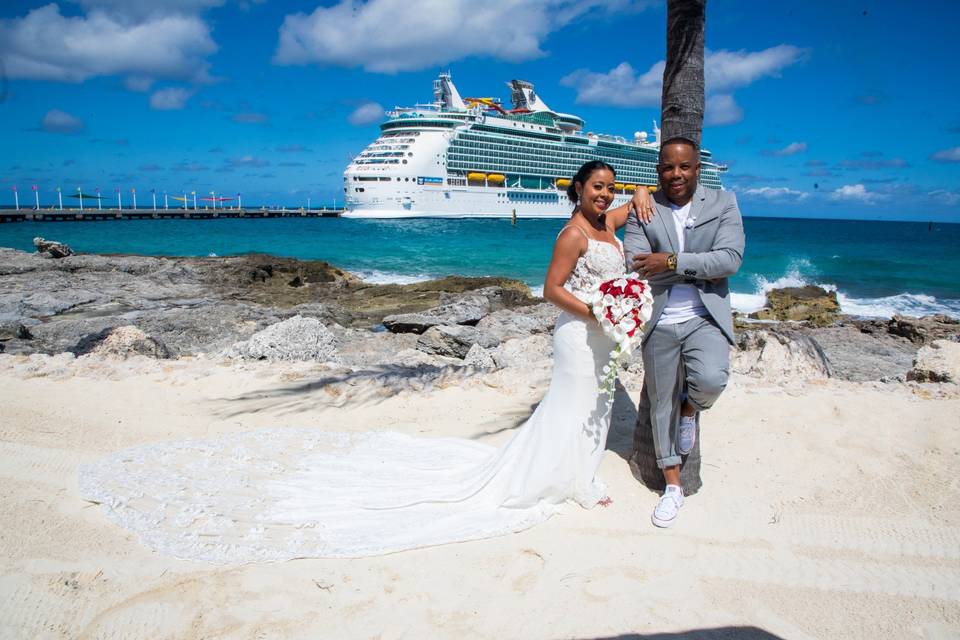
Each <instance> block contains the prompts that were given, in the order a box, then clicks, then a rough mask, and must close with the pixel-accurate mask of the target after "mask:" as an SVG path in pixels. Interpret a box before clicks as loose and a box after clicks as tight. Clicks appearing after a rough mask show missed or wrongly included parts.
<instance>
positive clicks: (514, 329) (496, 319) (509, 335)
mask: <svg viewBox="0 0 960 640" xmlns="http://www.w3.org/2000/svg"><path fill="white" fill-rule="evenodd" d="M559 313H560V312H559V310H558V309H557V307H555V306H554V305H552V304H550V303H543V304H538V305H533V306H528V307H521V308H518V309H502V310H500V311H496V312H494V313H491V314H490V315H488V316H486V317H484V318H483V319H482V320H480V322H478V323H477V329H478V330H479V331H480V332H481V333H482V334H483V335H484V336H485V337H486V340H487V342H492V343H493V344H499V343H501V342H505V341H507V340H510V339H513V338H525V337H527V336H530V335H532V334H536V333H547V332H549V331H551V330H552V329H553V326H554V324H555V323H556V321H557V316H558V315H559Z"/></svg>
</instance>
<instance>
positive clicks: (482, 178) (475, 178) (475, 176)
mask: <svg viewBox="0 0 960 640" xmlns="http://www.w3.org/2000/svg"><path fill="white" fill-rule="evenodd" d="M467 180H469V181H470V182H486V180H487V174H485V173H478V172H476V171H471V172H470V173H468V174H467Z"/></svg>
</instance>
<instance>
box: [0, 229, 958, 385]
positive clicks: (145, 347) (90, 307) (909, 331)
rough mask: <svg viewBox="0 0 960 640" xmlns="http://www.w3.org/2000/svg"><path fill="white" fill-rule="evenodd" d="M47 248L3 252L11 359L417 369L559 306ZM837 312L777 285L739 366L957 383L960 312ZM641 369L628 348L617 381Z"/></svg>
mask: <svg viewBox="0 0 960 640" xmlns="http://www.w3.org/2000/svg"><path fill="white" fill-rule="evenodd" d="M50 244H51V243H45V245H44V249H43V251H38V252H37V253H27V252H23V251H17V250H13V249H0V352H2V353H5V354H9V355H20V356H31V355H34V354H46V355H54V354H71V355H69V356H67V357H76V358H83V357H90V356H93V357H102V358H112V359H116V358H126V357H129V356H132V355H139V356H146V357H149V358H156V359H177V358H197V357H201V358H208V359H214V360H218V361H260V360H266V361H304V362H313V363H326V364H327V365H329V366H331V367H339V368H348V369H349V368H354V369H355V368H377V367H380V368H384V367H392V368H395V369H397V370H400V371H404V370H409V371H411V372H416V373H417V375H421V374H422V373H423V369H424V368H427V369H429V370H432V371H436V372H438V375H439V372H442V371H444V370H448V369H449V368H451V367H468V368H470V369H471V370H475V371H479V372H489V371H495V370H498V369H504V368H509V367H526V366H530V365H531V364H533V363H544V362H547V361H549V359H550V357H551V342H550V332H551V330H552V328H553V324H554V322H555V320H556V317H557V315H558V311H557V309H556V308H555V307H554V306H553V305H551V304H549V303H545V302H543V301H542V300H541V299H539V298H535V297H533V296H532V295H531V294H530V290H529V289H528V288H527V287H526V285H524V284H522V283H520V282H517V281H513V280H509V279H505V278H462V277H447V278H442V279H439V280H433V281H429V282H422V283H416V284H410V285H374V284H369V283H366V282H363V281H361V280H360V279H358V278H356V277H355V276H353V275H352V274H350V273H348V272H345V271H343V270H341V269H338V268H337V267H335V266H333V265H330V264H328V263H326V262H322V261H305V260H296V259H292V258H280V257H275V256H266V255H244V256H236V257H225V258H168V257H147V256H132V255H92V254H72V252H70V251H69V249H68V248H67V249H66V250H64V249H63V248H62V246H61V247H57V246H54V247H53V251H51V250H50ZM53 245H56V243H53ZM38 248H39V246H38ZM54 255H58V256H60V257H53V256H54ZM831 297H832V299H831ZM838 311H839V305H837V304H836V297H835V294H833V293H831V292H827V291H824V290H822V289H818V288H816V287H806V288H803V289H797V290H791V289H781V290H775V291H773V292H771V293H770V295H769V296H768V305H767V307H766V308H765V309H764V310H762V311H761V312H758V313H757V314H752V316H753V317H749V318H748V317H738V318H737V323H736V324H737V329H738V347H739V349H737V350H736V351H735V352H734V354H733V359H732V364H731V366H732V368H733V370H734V371H735V372H738V373H741V374H745V375H749V376H753V377H757V378H764V379H766V380H768V381H769V382H771V383H782V382H785V381H788V380H790V379H792V378H795V377H797V376H800V377H802V378H827V377H832V378H839V379H842V380H850V381H871V380H874V381H883V382H895V381H900V382H902V381H907V380H917V381H934V382H954V383H955V382H960V370H958V361H960V324H958V321H957V320H956V319H952V318H949V317H944V316H934V317H927V318H906V317H895V318H892V319H889V320H878V319H870V320H865V319H857V318H851V317H847V316H843V315H840V314H839V313H838ZM640 375H642V365H641V363H640V361H639V358H634V360H633V361H632V362H630V363H628V364H627V365H625V370H624V371H623V372H622V375H621V379H622V380H623V381H624V384H631V383H633V382H636V381H637V380H636V379H634V378H636V377H637V376H640Z"/></svg>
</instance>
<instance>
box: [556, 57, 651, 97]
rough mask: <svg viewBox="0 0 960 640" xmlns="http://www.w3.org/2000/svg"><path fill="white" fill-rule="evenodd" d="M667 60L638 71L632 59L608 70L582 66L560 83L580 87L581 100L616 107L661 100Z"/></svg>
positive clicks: (577, 88) (578, 88) (578, 90)
mask: <svg viewBox="0 0 960 640" xmlns="http://www.w3.org/2000/svg"><path fill="white" fill-rule="evenodd" d="M664 64H665V63H664V61H663V60H661V61H660V62H658V63H656V64H655V65H653V66H652V67H650V69H648V70H647V71H646V72H645V73H643V74H641V75H637V72H636V71H635V70H634V68H633V66H632V65H631V64H630V63H629V62H621V63H620V64H618V65H617V66H615V67H614V68H613V69H611V70H610V71H608V72H607V73H596V72H594V71H588V70H587V69H578V70H577V71H574V72H573V73H571V74H569V75H567V76H565V77H563V78H561V79H560V84H562V85H564V86H567V87H574V88H575V89H576V90H577V102H579V103H581V104H609V105H613V106H616V107H637V106H656V105H659V104H660V94H661V89H662V86H663V67H664Z"/></svg>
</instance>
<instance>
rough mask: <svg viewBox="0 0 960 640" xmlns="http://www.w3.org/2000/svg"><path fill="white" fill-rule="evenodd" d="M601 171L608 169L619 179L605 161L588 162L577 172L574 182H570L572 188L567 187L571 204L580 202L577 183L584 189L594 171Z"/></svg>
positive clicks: (614, 170)
mask: <svg viewBox="0 0 960 640" xmlns="http://www.w3.org/2000/svg"><path fill="white" fill-rule="evenodd" d="M601 169H606V170H607V171H609V172H610V173H612V174H613V177H614V178H616V177H617V171H616V169H614V168H613V167H611V166H610V165H608V164H607V163H606V162H604V161H603V160H591V161H590V162H587V163H586V164H584V165H583V166H582V167H580V168H579V169H578V170H577V173H576V175H575V176H573V180H571V181H570V186H569V187H567V197H568V198H570V202H572V203H573V204H574V205H576V204H577V202H578V201H579V200H580V198H579V197H578V196H577V183H578V182H579V183H580V186H581V187H582V186H583V185H584V184H586V182H587V180H589V179H590V176H591V175H593V172H594V171H600V170H601Z"/></svg>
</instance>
